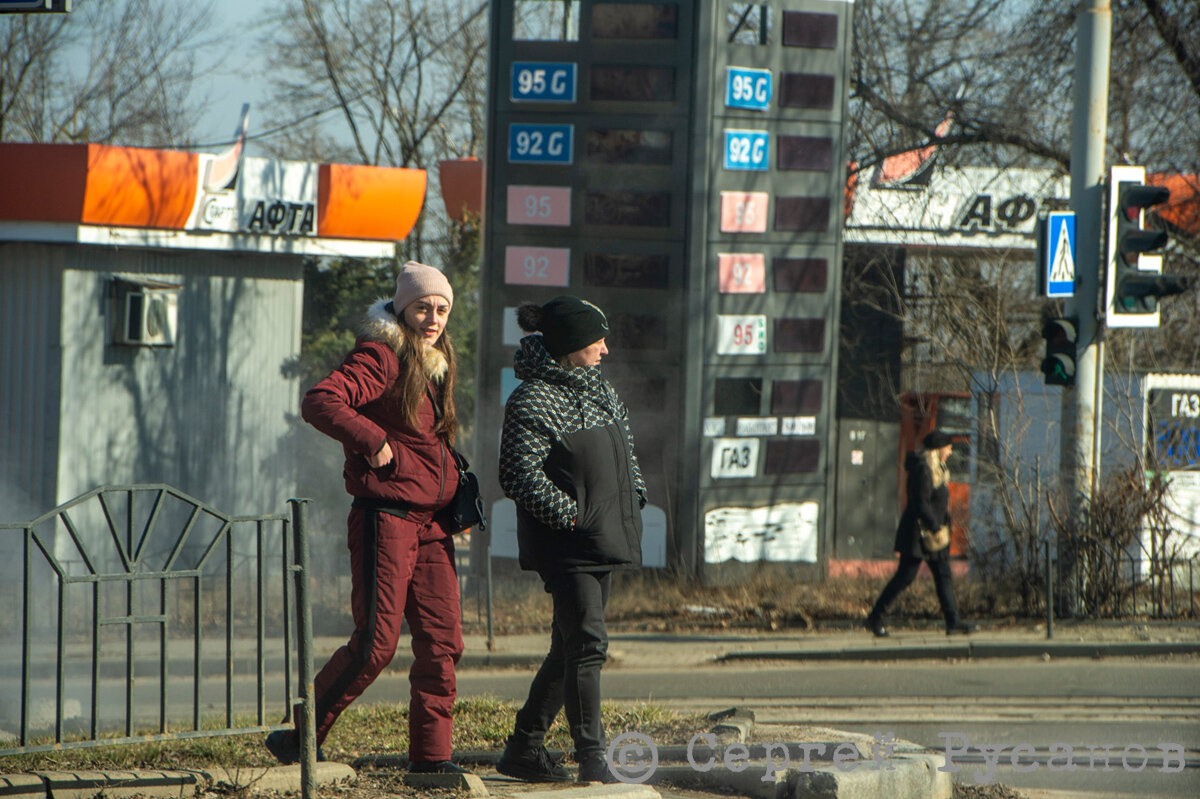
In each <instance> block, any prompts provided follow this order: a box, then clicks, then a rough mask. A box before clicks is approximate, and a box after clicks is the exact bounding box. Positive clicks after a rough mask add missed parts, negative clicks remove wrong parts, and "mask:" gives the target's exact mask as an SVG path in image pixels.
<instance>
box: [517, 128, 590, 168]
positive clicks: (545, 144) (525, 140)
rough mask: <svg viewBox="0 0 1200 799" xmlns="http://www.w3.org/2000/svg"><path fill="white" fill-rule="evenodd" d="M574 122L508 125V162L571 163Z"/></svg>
mask: <svg viewBox="0 0 1200 799" xmlns="http://www.w3.org/2000/svg"><path fill="white" fill-rule="evenodd" d="M574 130H575V126H574V125H536V124H529V123H517V122H514V123H513V124H511V125H509V126H508V162H509V163H510V164H569V163H571V160H572V157H573V153H572V140H573V139H574Z"/></svg>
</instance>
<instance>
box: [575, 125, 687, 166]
mask: <svg viewBox="0 0 1200 799" xmlns="http://www.w3.org/2000/svg"><path fill="white" fill-rule="evenodd" d="M674 140H675V137H674V134H673V133H672V132H671V131H669V130H639V129H631V128H624V129H609V128H604V129H592V130H588V131H587V133H586V134H585V137H584V149H583V159H584V161H585V162H586V163H589V164H612V165H618V166H619V165H630V166H670V165H671V163H672V162H673V161H674V158H675V144H674Z"/></svg>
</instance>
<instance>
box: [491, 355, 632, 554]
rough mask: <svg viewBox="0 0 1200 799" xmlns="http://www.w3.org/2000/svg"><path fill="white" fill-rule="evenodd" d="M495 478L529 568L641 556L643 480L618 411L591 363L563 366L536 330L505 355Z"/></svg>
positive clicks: (619, 405)
mask: <svg viewBox="0 0 1200 799" xmlns="http://www.w3.org/2000/svg"><path fill="white" fill-rule="evenodd" d="M513 360H514V365H515V367H516V376H517V377H518V378H519V379H521V380H523V381H524V382H523V383H522V384H521V385H520V386H518V387H517V388H516V390H515V391H513V393H512V395H511V396H509V398H508V402H507V404H506V406H505V410H504V429H503V432H502V434H501V438H500V473H499V477H500V487H501V488H502V489H504V493H505V495H506V496H508V497H509V498H510V499H512V500H513V501H514V502H515V503H516V506H517V541H518V544H519V546H520V555H521V557H520V560H521V567H522V568H524V569H530V570H534V571H539V572H556V571H592V570H601V569H611V568H636V567H638V566H641V564H642V516H641V508H642V506H643V505H644V504H645V495H646V486H645V483H644V482H643V480H642V474H641V471H640V470H639V468H638V463H637V457H636V456H635V455H634V454H633V439H632V436H631V435H630V433H629V424H628V414H627V412H626V409H625V406H624V405H623V404H622V403H621V401H620V400H619V399H618V398H617V394H616V392H615V391H613V389H612V386H610V385H609V384H608V382H607V381H605V380H604V379H603V378H602V377H601V376H600V369H599V368H598V367H579V368H575V369H570V370H568V369H564V368H562V367H561V366H559V365H558V363H557V362H556V361H555V360H554V359H553V358H551V357H550V354H549V353H548V352H546V348H545V346H543V344H542V339H541V336H538V335H534V336H527V337H525V338H524V339H522V340H521V348H520V349H519V350H518V351H517V353H516V355H515V357H514V359H513Z"/></svg>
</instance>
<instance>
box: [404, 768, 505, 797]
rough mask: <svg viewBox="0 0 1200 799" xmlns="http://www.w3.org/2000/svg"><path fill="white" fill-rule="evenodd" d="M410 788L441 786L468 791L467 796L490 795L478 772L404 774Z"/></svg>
mask: <svg viewBox="0 0 1200 799" xmlns="http://www.w3.org/2000/svg"><path fill="white" fill-rule="evenodd" d="M404 784H405V785H407V786H409V787H410V788H440V789H443V790H450V791H458V792H460V793H466V795H467V796H473V797H483V796H489V795H490V794H489V793H488V789H487V786H485V785H484V784H483V780H482V779H481V778H480V777H479V775H477V774H412V773H408V774H405V775H404Z"/></svg>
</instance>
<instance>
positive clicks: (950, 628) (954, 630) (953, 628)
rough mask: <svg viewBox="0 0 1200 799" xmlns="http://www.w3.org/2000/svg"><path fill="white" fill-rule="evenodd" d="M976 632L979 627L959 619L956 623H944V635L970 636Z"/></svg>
mask: <svg viewBox="0 0 1200 799" xmlns="http://www.w3.org/2000/svg"><path fill="white" fill-rule="evenodd" d="M978 631H979V625H978V624H972V623H971V622H969V621H962V620H961V619H959V620H958V621H952V622H947V623H946V635H970V634H971V633H974V632H978Z"/></svg>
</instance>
